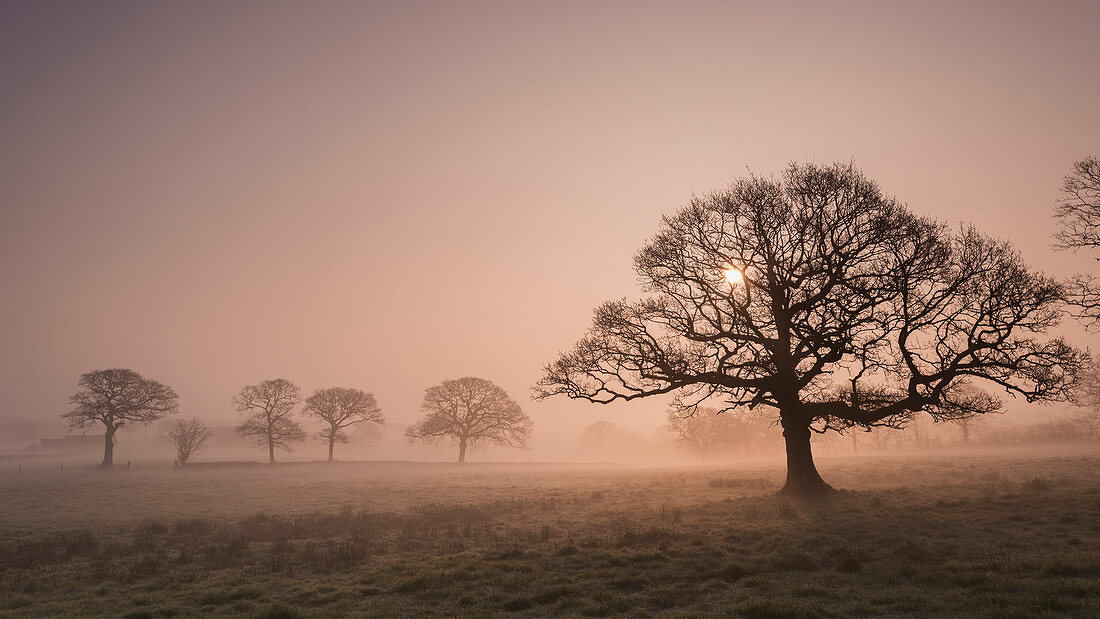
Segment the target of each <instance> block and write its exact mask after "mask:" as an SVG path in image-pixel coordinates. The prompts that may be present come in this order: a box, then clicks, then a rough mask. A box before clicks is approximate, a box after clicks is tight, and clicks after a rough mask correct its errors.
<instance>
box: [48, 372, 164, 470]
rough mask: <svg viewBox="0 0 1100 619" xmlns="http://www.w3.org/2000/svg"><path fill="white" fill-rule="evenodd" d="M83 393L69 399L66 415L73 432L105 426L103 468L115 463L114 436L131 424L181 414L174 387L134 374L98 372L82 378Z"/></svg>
mask: <svg viewBox="0 0 1100 619" xmlns="http://www.w3.org/2000/svg"><path fill="white" fill-rule="evenodd" d="M77 384H78V385H79V386H80V387H81V389H80V391H77V392H76V393H74V394H73V395H72V397H70V398H69V402H70V403H71V404H72V406H73V408H72V410H71V411H70V412H68V413H66V414H65V415H63V417H65V418H67V419H68V420H69V423H70V424H71V425H72V427H74V428H86V427H88V426H89V425H93V424H102V425H103V427H104V429H105V433H104V437H103V438H104V446H103V462H102V463H100V466H102V467H109V466H111V464H112V463H114V457H115V443H114V439H115V432H117V431H118V429H119V428H121V427H122V426H124V425H126V424H129V423H149V422H151V421H156V420H158V419H163V418H164V417H165V416H166V415H170V414H172V413H175V412H176V411H178V410H179V402H178V400H179V396H177V395H176V392H175V391H172V388H171V387H168V386H167V385H164V384H161V383H158V382H157V381H155V380H150V379H148V378H145V377H143V376H142V375H141V374H138V373H137V372H135V371H133V370H125V369H112V370H95V371H94V372H88V373H86V374H83V375H81V377H80V381H79V382H78V383H77Z"/></svg>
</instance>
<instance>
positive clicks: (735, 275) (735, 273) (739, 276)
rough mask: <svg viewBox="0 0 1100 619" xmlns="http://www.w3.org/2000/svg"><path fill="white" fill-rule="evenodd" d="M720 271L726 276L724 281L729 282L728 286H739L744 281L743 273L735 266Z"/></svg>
mask: <svg viewBox="0 0 1100 619" xmlns="http://www.w3.org/2000/svg"><path fill="white" fill-rule="evenodd" d="M722 273H723V274H724V275H725V276H726V281H727V282H729V284H730V286H740V285H741V284H742V283H744V282H745V275H744V273H742V272H741V269H738V268H737V267H729V268H727V269H725V270H723V271H722Z"/></svg>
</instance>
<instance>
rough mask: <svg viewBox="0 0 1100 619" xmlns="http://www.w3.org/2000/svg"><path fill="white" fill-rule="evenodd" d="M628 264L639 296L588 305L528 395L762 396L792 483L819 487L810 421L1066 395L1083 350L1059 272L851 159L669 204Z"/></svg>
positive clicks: (881, 421)
mask: <svg viewBox="0 0 1100 619" xmlns="http://www.w3.org/2000/svg"><path fill="white" fill-rule="evenodd" d="M634 266H635V270H636V272H637V273H638V276H639V278H640V280H641V281H642V286H643V290H644V292H646V293H648V296H646V297H644V298H642V299H641V300H639V301H635V302H630V301H627V300H617V301H610V302H607V303H605V304H603V305H602V306H600V307H599V308H597V309H596V312H595V318H594V321H593V325H592V327H591V329H590V330H589V332H588V334H587V335H586V336H585V337H584V338H582V339H581V340H580V341H579V342H577V344H576V345H575V346H574V347H573V348H572V349H571V350H569V351H567V352H565V353H563V354H562V355H561V356H560V357H559V358H558V359H557V360H556V361H553V362H552V363H550V364H548V365H547V366H546V368H545V375H544V376H543V378H542V379H541V380H540V381H539V382H538V383H537V385H536V388H535V390H536V396H537V397H548V396H553V395H565V396H567V397H571V398H576V399H582V400H587V401H590V402H597V403H608V402H613V401H616V400H633V399H637V398H643V397H650V396H654V395H660V394H668V393H676V394H677V396H678V397H679V398H680V399H681V400H683V401H687V402H688V403H689V405H690V404H693V403H700V402H704V401H707V400H715V399H716V400H721V401H724V402H725V405H726V406H740V405H746V406H749V407H754V408H755V407H758V406H765V407H769V408H771V409H772V410H774V411H775V413H776V415H777V416H778V418H779V422H780V425H781V426H782V428H783V434H784V439H785V441H786V447H787V463H788V473H787V483H786V485H785V487H784V490H785V491H787V492H815V491H822V490H827V489H828V488H829V487H828V486H827V485H826V484H825V483H824V481H822V480H821V478H820V476H819V475H818V474H817V471H816V468H815V467H814V464H813V459H812V455H811V451H810V435H811V428H812V429H814V430H817V431H826V430H829V429H834V430H839V429H845V428H849V427H851V426H862V427H871V426H874V425H893V426H897V425H901V424H904V423H905V422H907V421H908V420H910V419H911V418H912V417H913V416H914V415H915V414H916V413H917V412H919V411H927V412H928V413H929V414H930V415H931V416H932V417H933V418H934V419H937V420H949V419H958V418H963V417H966V416H971V415H975V414H980V413H984V412H990V411H991V410H996V409H997V408H998V407H999V404H1000V403H999V402H998V401H997V400H996V399H995V398H991V397H989V396H986V395H985V394H984V393H982V392H980V391H975V390H969V389H961V388H960V387H961V386H962V385H964V384H967V383H969V382H974V381H982V382H986V383H991V384H993V385H996V386H997V387H999V388H1000V389H1002V390H1004V391H1005V392H1007V393H1009V394H1012V395H1016V396H1020V397H1023V398H1025V399H1027V400H1028V401H1051V400H1064V399H1066V398H1067V397H1068V395H1069V393H1070V391H1071V389H1072V388H1073V385H1074V383H1075V381H1076V376H1077V372H1078V370H1079V369H1080V367H1081V364H1082V362H1083V361H1084V360H1085V359H1086V354H1085V353H1084V352H1082V351H1079V350H1077V349H1075V348H1074V347H1072V346H1070V345H1069V344H1068V343H1067V342H1066V341H1064V340H1063V339H1061V338H1056V337H1047V336H1046V333H1047V331H1048V330H1049V329H1050V328H1051V327H1054V326H1055V325H1057V324H1058V322H1059V320H1060V318H1061V316H1062V307H1063V304H1064V301H1065V296H1066V294H1065V289H1064V287H1063V285H1062V284H1060V283H1059V282H1057V281H1056V280H1055V279H1053V278H1051V277H1048V276H1046V275H1044V274H1042V273H1039V272H1037V271H1035V270H1033V269H1030V268H1029V267H1028V266H1027V265H1026V264H1024V263H1023V261H1022V259H1021V258H1020V256H1019V254H1018V253H1017V252H1016V251H1015V250H1014V249H1013V247H1012V246H1011V245H1010V244H1009V243H1007V242H1005V241H1001V240H997V239H993V238H990V237H988V236H985V235H983V234H981V233H980V232H978V231H977V230H976V229H975V228H973V227H972V226H963V227H961V228H959V229H958V230H952V229H950V228H948V227H947V226H946V225H944V224H942V223H940V222H937V221H934V220H932V219H929V218H926V217H920V216H917V215H915V214H913V213H911V212H910V211H909V210H908V209H907V208H906V207H905V206H904V205H902V204H901V203H900V202H898V201H897V200H896V199H894V198H893V197H890V196H888V195H886V194H884V193H883V192H882V191H881V190H880V189H879V187H878V186H877V185H876V184H875V183H874V182H873V181H871V180H870V179H868V178H867V177H865V176H864V175H863V174H862V173H861V172H860V171H859V170H857V169H856V168H855V167H854V166H853V165H852V164H832V165H817V164H791V165H790V166H789V167H788V168H787V170H786V171H785V172H784V173H783V174H782V175H781V176H780V177H778V178H761V177H756V176H750V177H747V178H741V179H738V180H737V181H735V182H734V183H733V184H732V185H731V186H730V187H729V188H727V189H726V190H723V191H719V192H715V193H712V194H709V195H705V196H700V197H696V198H694V199H692V201H691V202H690V203H689V204H688V205H687V206H686V207H685V208H683V209H681V210H680V211H679V212H677V213H676V214H674V215H671V216H668V217H665V218H664V220H663V223H662V225H661V228H660V230H659V231H658V233H657V235H656V236H655V237H653V238H652V239H651V240H650V241H649V242H648V243H646V245H645V246H644V247H643V248H642V249H641V250H640V251H639V252H638V253H637V255H636V256H635V259H634ZM850 380H854V381H855V382H853V383H849V381H850ZM849 384H854V385H857V388H856V389H855V391H853V390H852V388H851V387H850V386H849ZM974 393H979V394H981V395H979V396H977V397H974V396H972V395H971V394H974Z"/></svg>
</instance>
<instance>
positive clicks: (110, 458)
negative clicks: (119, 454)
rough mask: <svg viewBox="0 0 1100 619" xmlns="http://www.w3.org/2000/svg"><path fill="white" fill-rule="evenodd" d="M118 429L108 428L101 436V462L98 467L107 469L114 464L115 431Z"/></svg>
mask: <svg viewBox="0 0 1100 619" xmlns="http://www.w3.org/2000/svg"><path fill="white" fill-rule="evenodd" d="M116 430H118V428H114V427H108V428H107V431H106V432H105V433H104V434H103V462H100V463H99V466H101V467H103V468H108V467H110V466H111V465H112V464H114V463H115V431H116Z"/></svg>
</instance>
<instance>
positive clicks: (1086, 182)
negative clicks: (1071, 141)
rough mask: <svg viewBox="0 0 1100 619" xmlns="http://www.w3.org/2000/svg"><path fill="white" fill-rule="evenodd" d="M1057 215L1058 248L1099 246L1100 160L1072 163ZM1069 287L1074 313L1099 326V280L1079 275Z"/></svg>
mask: <svg viewBox="0 0 1100 619" xmlns="http://www.w3.org/2000/svg"><path fill="white" fill-rule="evenodd" d="M1054 216H1055V218H1056V219H1057V220H1058V224H1059V226H1060V228H1059V230H1058V231H1057V232H1056V233H1055V235H1054V241H1055V242H1054V247H1055V249H1061V250H1070V251H1075V252H1076V251H1078V250H1080V249H1086V250H1096V249H1098V248H1100V159H1098V158H1096V157H1086V158H1084V159H1082V160H1080V161H1078V162H1076V163H1074V164H1073V171H1072V172H1070V173H1069V174H1068V175H1066V178H1065V179H1064V180H1063V181H1062V197H1061V198H1060V199H1059V200H1058V204H1057V206H1056V207H1055V210H1054ZM1096 259H1097V260H1100V257H1097V258H1096ZM1070 287H1071V292H1072V294H1071V296H1070V301H1071V303H1072V305H1073V307H1074V310H1075V311H1074V316H1076V317H1077V318H1078V319H1080V320H1081V321H1082V322H1084V323H1085V324H1086V325H1087V326H1089V327H1090V328H1094V329H1095V328H1098V327H1100V281H1097V279H1096V277H1095V276H1094V275H1091V274H1085V275H1077V276H1076V277H1074V278H1073V279H1072V280H1071V281H1070Z"/></svg>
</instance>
